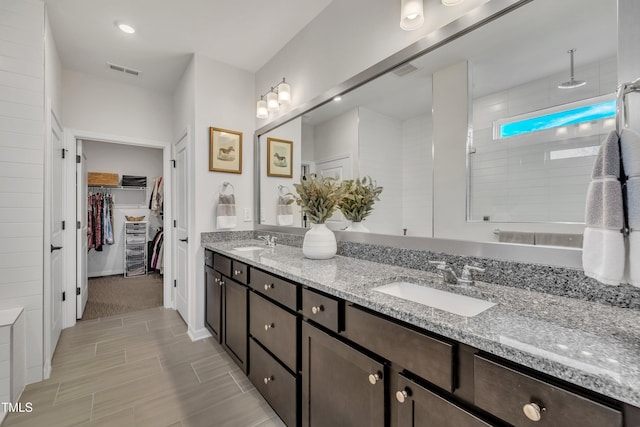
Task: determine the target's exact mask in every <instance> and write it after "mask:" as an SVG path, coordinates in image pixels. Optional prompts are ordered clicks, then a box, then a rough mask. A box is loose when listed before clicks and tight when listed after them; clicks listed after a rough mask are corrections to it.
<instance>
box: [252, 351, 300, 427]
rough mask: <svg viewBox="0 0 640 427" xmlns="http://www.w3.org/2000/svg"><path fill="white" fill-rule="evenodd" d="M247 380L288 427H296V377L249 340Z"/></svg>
mask: <svg viewBox="0 0 640 427" xmlns="http://www.w3.org/2000/svg"><path fill="white" fill-rule="evenodd" d="M249 346H250V353H249V354H251V371H250V372H249V379H250V380H251V382H252V383H253V384H254V385H255V386H256V388H257V389H258V391H259V392H260V394H262V395H263V396H264V398H265V399H266V400H267V402H269V404H270V405H271V407H272V408H273V409H274V410H275V411H276V413H277V414H278V415H279V416H280V418H282V421H284V422H285V424H286V425H288V426H296V425H297V417H296V408H297V406H298V405H297V396H298V390H297V387H296V377H295V376H293V375H292V374H290V373H289V372H287V370H286V369H285V368H283V367H282V366H281V365H280V364H279V363H278V362H277V361H276V360H275V359H274V358H272V357H271V356H270V355H269V353H267V352H266V351H264V350H263V349H262V347H260V345H259V344H256V342H255V341H254V340H250V344H249Z"/></svg>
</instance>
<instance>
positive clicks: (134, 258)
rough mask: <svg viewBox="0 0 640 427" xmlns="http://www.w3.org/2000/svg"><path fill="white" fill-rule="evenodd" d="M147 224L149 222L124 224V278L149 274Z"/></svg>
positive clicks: (127, 222)
mask: <svg viewBox="0 0 640 427" xmlns="http://www.w3.org/2000/svg"><path fill="white" fill-rule="evenodd" d="M147 224H148V221H126V222H125V223H124V277H136V276H145V275H146V274H147V256H148V254H147Z"/></svg>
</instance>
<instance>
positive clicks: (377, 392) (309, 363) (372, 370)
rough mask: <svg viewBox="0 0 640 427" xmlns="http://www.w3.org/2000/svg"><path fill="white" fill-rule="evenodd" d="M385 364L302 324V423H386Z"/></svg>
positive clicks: (310, 426) (313, 426) (314, 426)
mask: <svg viewBox="0 0 640 427" xmlns="http://www.w3.org/2000/svg"><path fill="white" fill-rule="evenodd" d="M384 372H385V369H384V365H383V364H382V363H380V362H378V361H376V360H373V359H371V358H370V357H367V356H365V355H364V354H362V353H360V352H359V351H357V350H355V349H354V348H352V347H350V346H349V345H347V344H345V343H343V342H342V341H339V340H338V339H336V338H333V337H331V336H329V335H327V334H325V333H324V332H322V331H320V330H319V329H316V328H315V327H313V326H311V325H309V324H307V323H306V322H303V324H302V425H303V426H305V427H326V426H336V427H338V426H344V427H348V426H356V427H360V426H371V427H376V426H380V427H382V426H384V425H385V399H384V393H385V385H384V383H385V378H384Z"/></svg>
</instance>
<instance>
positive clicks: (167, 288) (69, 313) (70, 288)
mask: <svg viewBox="0 0 640 427" xmlns="http://www.w3.org/2000/svg"><path fill="white" fill-rule="evenodd" d="M64 137H65V146H66V148H67V150H69V151H68V153H69V156H73V158H74V159H75V156H76V154H77V153H76V140H78V139H80V140H91V141H100V142H108V143H112V144H123V145H133V146H138V147H148V148H159V149H161V150H162V152H163V153H162V175H163V180H164V183H165V189H166V190H165V193H164V194H165V203H164V218H163V224H162V225H163V227H164V230H165V251H166V252H165V253H166V254H169V255H170V254H172V252H171V250H172V247H171V238H172V234H173V233H172V227H171V225H172V224H171V218H172V210H171V191H170V190H169V189H171V188H172V187H171V144H170V143H165V142H162V141H157V140H151V139H145V138H136V137H127V136H122V135H113V134H105V133H100V132H92V131H84V130H79V129H72V128H65V129H64ZM75 180H76V176H75V168H74V173H69V174H67V185H68V187H67V188H73V193H72V194H76V193H75V192H76V182H75ZM167 190H169V191H167ZM71 199H73V200H72V201H71ZM68 200H69V201H68V202H67V210H68V212H73V218H74V220H73V221H69V223H70V224H73V227H69V229H73V230H74V231H75V212H76V210H75V203H76V199H75V198H69V199H68ZM71 204H73V206H71ZM70 207H72V208H73V209H71V210H69V209H70ZM47 219H48V218H45V221H47ZM73 235H74V236H75V233H73ZM72 240H73V242H72V243H69V248H70V252H73V253H75V251H76V250H77V248H76V239H75V238H74V239H72ZM75 263H76V257H73V269H72V270H68V271H76V270H75ZM67 265H69V264H67ZM115 274H118V273H115ZM171 277H173V271H172V265H171V263H170V262H169V263H167V264H166V265H165V271H164V277H163V289H164V292H163V299H164V306H165V307H167V308H172V307H173V303H172V301H167V295H169V299H170V298H171V294H172V293H171V288H172V280H171ZM75 288H76V280H67V282H66V285H65V291H66V292H67V295H70V296H72V297H67V300H66V302H65V304H66V306H64V307H63V311H64V313H65V316H64V323H63V325H62V327H63V328H69V327H71V326H74V325H75V324H76V298H75V295H76V290H75Z"/></svg>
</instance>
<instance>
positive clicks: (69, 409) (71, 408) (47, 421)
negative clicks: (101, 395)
mask: <svg viewBox="0 0 640 427" xmlns="http://www.w3.org/2000/svg"><path fill="white" fill-rule="evenodd" d="M91 401H92V396H90V395H89V396H85V397H82V398H80V399H74V400H72V401H69V402H65V403H62V404H59V405H54V406H51V407H46V408H39V407H35V406H34V408H33V412H31V413H21V414H19V413H11V414H9V415H8V416H7V418H6V420H5V422H4V423H3V424H2V425H3V427H13V426H27V427H51V426H55V427H65V426H74V425H77V424H80V423H83V422H87V421H89V420H90V417H91Z"/></svg>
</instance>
